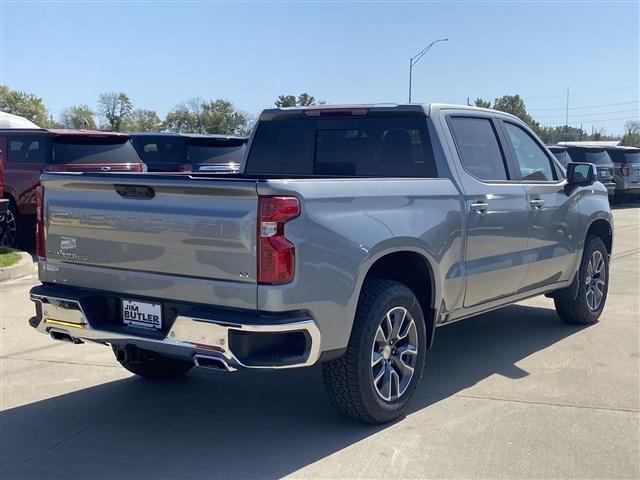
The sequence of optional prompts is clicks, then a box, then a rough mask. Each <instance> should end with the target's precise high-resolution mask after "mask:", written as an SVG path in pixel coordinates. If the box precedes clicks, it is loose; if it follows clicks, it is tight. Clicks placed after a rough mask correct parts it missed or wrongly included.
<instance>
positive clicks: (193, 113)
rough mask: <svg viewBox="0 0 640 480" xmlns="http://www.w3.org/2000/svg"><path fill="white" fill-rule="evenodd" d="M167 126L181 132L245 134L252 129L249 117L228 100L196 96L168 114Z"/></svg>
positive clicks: (168, 128) (171, 129)
mask: <svg viewBox="0 0 640 480" xmlns="http://www.w3.org/2000/svg"><path fill="white" fill-rule="evenodd" d="M164 126H165V128H166V129H167V130H170V131H173V132H180V133H209V134H215V133H217V134H226V135H245V134H247V133H249V131H250V130H251V122H250V119H249V117H248V116H247V115H246V114H245V113H242V112H240V111H239V110H237V109H236V108H235V106H234V105H233V104H232V103H231V102H229V101H227V100H221V99H218V100H208V101H206V100H203V99H202V98H194V99H191V100H189V101H188V102H185V103H182V104H180V105H178V106H176V107H175V108H174V109H173V110H171V111H170V112H169V113H168V114H167V118H166V119H165V124H164Z"/></svg>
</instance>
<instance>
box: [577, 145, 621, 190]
mask: <svg viewBox="0 0 640 480" xmlns="http://www.w3.org/2000/svg"><path fill="white" fill-rule="evenodd" d="M567 153H568V154H569V155H570V156H571V159H572V160H573V161H574V162H587V163H593V164H594V165H595V166H596V169H597V170H598V181H599V182H600V183H602V184H603V185H604V186H605V187H607V192H609V196H613V195H614V193H615V191H616V184H615V182H614V180H613V170H614V166H613V162H612V161H611V157H610V156H609V154H608V153H607V151H606V150H605V149H604V147H596V146H583V145H567Z"/></svg>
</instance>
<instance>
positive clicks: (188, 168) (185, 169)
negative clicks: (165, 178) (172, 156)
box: [178, 163, 193, 172]
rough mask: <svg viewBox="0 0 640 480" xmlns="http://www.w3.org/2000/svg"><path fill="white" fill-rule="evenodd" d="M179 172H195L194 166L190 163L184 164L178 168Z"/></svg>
mask: <svg viewBox="0 0 640 480" xmlns="http://www.w3.org/2000/svg"><path fill="white" fill-rule="evenodd" d="M178 171H179V172H193V165H191V164H190V163H183V164H182V165H180V166H178Z"/></svg>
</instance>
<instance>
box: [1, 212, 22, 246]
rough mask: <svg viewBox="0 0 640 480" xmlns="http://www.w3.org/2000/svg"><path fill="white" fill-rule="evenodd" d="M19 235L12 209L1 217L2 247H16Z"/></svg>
mask: <svg viewBox="0 0 640 480" xmlns="http://www.w3.org/2000/svg"><path fill="white" fill-rule="evenodd" d="M17 235H18V226H17V225H16V218H15V217H14V216H13V212H12V211H11V209H7V212H6V213H5V214H4V215H0V246H2V247H14V246H15V244H16V239H17Z"/></svg>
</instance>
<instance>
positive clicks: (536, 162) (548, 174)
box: [503, 122, 555, 182]
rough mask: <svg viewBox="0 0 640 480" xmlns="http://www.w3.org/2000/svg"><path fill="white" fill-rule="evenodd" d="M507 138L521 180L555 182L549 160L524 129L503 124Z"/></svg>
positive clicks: (507, 123)
mask: <svg viewBox="0 0 640 480" xmlns="http://www.w3.org/2000/svg"><path fill="white" fill-rule="evenodd" d="M503 124H504V126H505V130H506V131H507V136H508V137H509V141H510V142H511V146H512V147H513V152H514V154H515V160H516V163H517V165H518V168H519V169H520V176H521V178H522V180H528V181H534V182H550V181H553V180H555V174H554V169H553V167H552V166H551V158H549V157H548V156H547V154H546V153H545V151H544V150H543V149H542V147H541V146H540V145H538V142H536V141H535V140H534V139H533V137H532V136H531V135H529V133H528V132H527V131H525V129H524V128H522V127H520V126H519V125H516V124H514V123H511V122H504V123H503Z"/></svg>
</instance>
